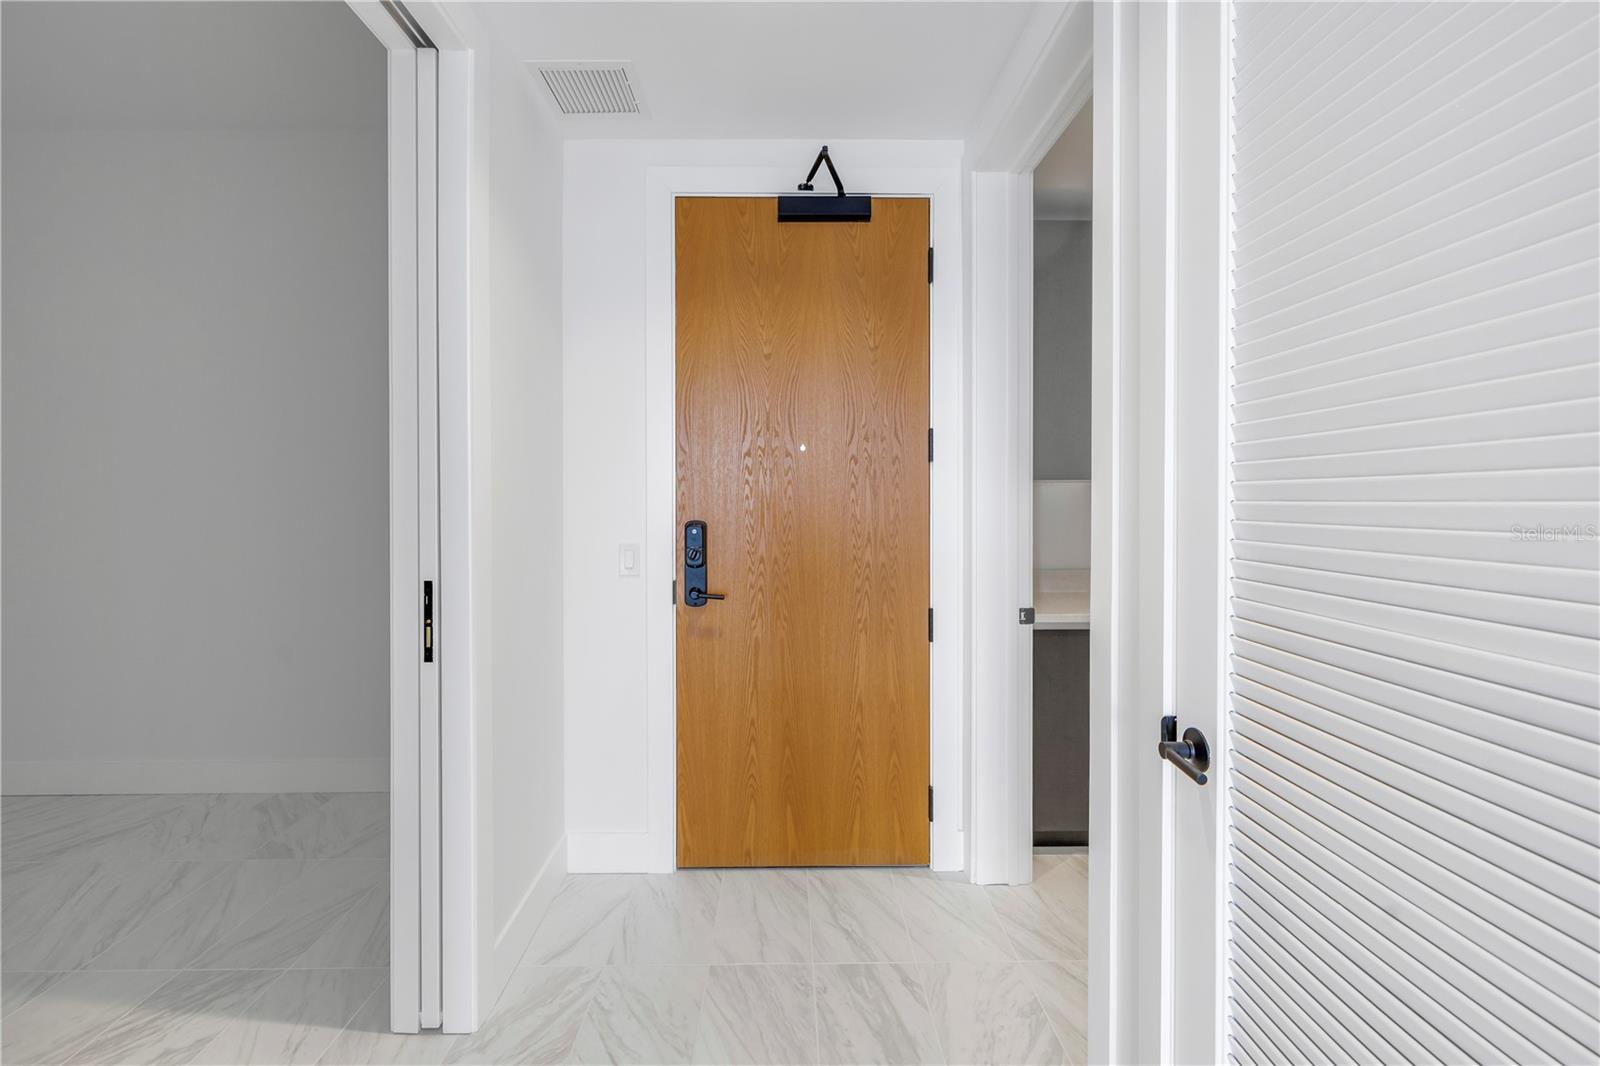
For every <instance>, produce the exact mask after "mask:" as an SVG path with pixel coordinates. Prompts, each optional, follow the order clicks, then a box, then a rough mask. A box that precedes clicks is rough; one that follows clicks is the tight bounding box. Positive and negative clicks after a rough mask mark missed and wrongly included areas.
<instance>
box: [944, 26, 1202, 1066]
mask: <svg viewBox="0 0 1600 1066" xmlns="http://www.w3.org/2000/svg"><path fill="white" fill-rule="evenodd" d="M1181 7H1182V5H1176V6H1172V5H1165V4H1138V5H1114V4H1094V5H1089V4H1078V5H1075V6H1074V7H1073V8H1069V9H1067V11H1066V12H1065V13H1063V15H1062V16H1061V19H1060V22H1059V23H1058V24H1057V26H1056V30H1055V32H1054V34H1053V36H1052V38H1051V40H1050V41H1048V42H1047V43H1046V44H1044V45H1043V46H1042V47H1041V56H1040V59H1039V60H1038V61H1037V62H1035V63H1034V64H1033V67H1032V70H1031V72H1030V73H1029V75H1028V76H1027V77H1026V78H1025V79H1023V83H1022V85H1021V86H1020V87H1019V88H1018V90H1017V91H1016V93H1015V96H1014V101H1015V103H1014V106H1013V108H1012V110H1011V112H1010V113H1008V114H1005V115H1003V116H1000V117H999V118H997V119H995V120H994V121H992V122H991V123H990V125H991V126H992V128H995V129H997V130H998V131H999V133H997V135H996V136H995V137H994V138H992V139H991V141H990V142H988V143H987V144H985V145H983V146H982V147H981V150H980V151H979V152H977V153H975V156H974V158H975V161H976V170H975V173H974V174H973V181H972V224H973V248H974V261H973V268H972V271H971V273H972V278H973V294H972V301H973V302H972V307H973V312H972V315H973V333H972V335H973V350H974V352H976V353H981V354H980V357H981V358H982V360H983V361H984V362H985V364H986V365H988V366H989V367H991V368H995V369H994V370H992V371H991V375H990V376H989V378H988V380H985V378H984V377H975V378H974V383H973V401H972V402H973V444H972V447H973V469H974V472H975V473H974V477H973V493H974V495H973V514H974V542H975V543H983V542H988V543H994V544H998V545H1001V546H1002V549H1003V550H1001V551H998V552H995V553H993V554H992V555H991V554H988V553H976V554H975V555H974V559H973V603H974V615H973V619H974V626H973V645H972V647H973V664H972V676H973V693H974V715H973V726H974V728H973V733H974V735H973V766H974V771H973V772H974V783H973V819H972V836H973V839H972V851H973V862H974V866H973V872H974V879H975V880H980V881H985V882H1002V883H1004V882H1010V883H1021V882H1025V881H1027V880H1029V879H1030V878H1031V859H1030V854H1031V843H1032V841H1031V835H1032V802H1031V800H1032V756H1033V752H1032V744H1031V732H1032V714H1033V707H1032V698H1031V696H1032V693H1031V688H1032V685H1031V680H1032V679H1031V646H1030V644H1029V642H1030V640H1031V636H1032V631H1031V630H1030V629H1028V628H1026V627H1021V626H1018V625H1016V616H1015V613H1014V611H1015V608H1016V607H1017V606H1021V605H1027V604H1029V603H1031V598H1032V594H1033V589H1032V562H1033V551H1032V548H1033V545H1032V491H1031V489H1032V484H1031V480H1032V455H1031V438H1032V434H1031V428H1032V356H1033V353H1032V343H1031V335H1032V299H1031V296H1032V284H1033V279H1032V254H1031V253H1032V223H1033V215H1032V202H1031V199H1032V198H1031V193H1032V183H1031V178H1030V175H1031V172H1032V169H1033V167H1034V166H1035V165H1037V163H1038V162H1039V160H1040V159H1041V158H1042V157H1043V155H1044V153H1045V152H1046V151H1047V150H1048V149H1049V147H1050V145H1051V144H1052V143H1054V141H1055V139H1056V137H1057V136H1059V134H1060V132H1061V131H1062V130H1063V129H1064V128H1065V127H1066V125H1067V123H1068V122H1069V121H1070V120H1071V118H1072V117H1073V115H1074V114H1075V112H1076V110H1077V108H1078V107H1079V106H1081V105H1082V103H1083V101H1084V99H1085V98H1086V97H1087V96H1088V95H1089V90H1090V87H1091V85H1092V91H1093V106H1094V119H1095V121H1094V156H1095V158H1094V208H1093V221H1092V227H1093V244H1094V250H1093V278H1094V294H1093V303H1092V320H1093V326H1092V328H1093V355H1092V366H1093V386H1092V393H1093V398H1092V411H1093V416H1092V417H1093V422H1094V425H1093V429H1092V434H1093V490H1092V492H1093V504H1092V507H1093V515H1092V524H1091V548H1090V556H1091V576H1090V582H1091V585H1090V619H1091V621H1090V744H1091V748H1092V751H1091V755H1090V831H1089V839H1090V863H1089V867H1090V891H1089V905H1090V913H1091V916H1092V917H1091V921H1090V958H1089V981H1088V986H1089V1018H1088V1022H1089V1047H1088V1051H1089V1061H1091V1062H1154V1061H1170V1060H1171V1059H1172V1057H1173V1055H1174V1040H1173V1021H1172V1018H1173V1013H1172V1008H1173V1005H1174V997H1173V988H1174V982H1175V980H1176V974H1177V973H1178V969H1177V967H1176V966H1175V964H1174V952H1173V950H1172V947H1171V943H1172V939H1171V937H1172V934H1173V932H1174V930H1173V919H1174V916H1175V914H1176V909H1175V908H1176V905H1177V900H1178V898H1179V895H1180V894H1179V893H1176V892H1175V891H1174V889H1175V885H1174V877H1173V871H1174V866H1173V863H1172V861H1171V859H1170V854H1169V850H1168V848H1167V847H1166V846H1165V845H1166V843H1167V841H1168V838H1166V837H1164V834H1165V833H1167V832H1168V831H1169V826H1170V825H1171V824H1172V819H1171V818H1170V817H1168V816H1169V815H1170V814H1171V813H1172V811H1171V808H1172V804H1173V801H1174V792H1173V791H1172V782H1171V781H1170V780H1169V779H1170V774H1169V773H1167V772H1166V771H1164V769H1163V764H1162V763H1160V762H1159V760H1158V759H1157V757H1156V754H1155V750H1154V749H1155V741H1156V739H1157V735H1158V726H1159V720H1160V718H1161V716H1162V715H1163V714H1165V713H1167V712H1168V710H1169V709H1173V707H1174V694H1175V685H1176V683H1177V680H1178V679H1177V678H1176V674H1177V672H1178V669H1177V668H1178V667H1179V666H1182V665H1183V664H1182V663H1180V662H1178V657H1177V655H1176V650H1175V642H1174V631H1175V627H1176V625H1177V624H1178V623H1179V616H1178V615H1177V614H1175V610H1174V605H1175V601H1176V598H1177V593H1178V591H1179V584H1180V583H1179V581H1178V579H1177V573H1178V571H1177V568H1176V566H1175V560H1176V556H1177V549H1178V544H1179V540H1178V536H1177V533H1178V530H1177V528H1176V526H1175V520H1176V515H1177V508H1176V504H1177V499H1178V497H1177V492H1178V490H1177V486H1176V463H1175V456H1176V453H1177V451H1178V449H1179V448H1181V447H1187V446H1189V445H1191V444H1194V443H1196V442H1198V443H1199V444H1200V445H1202V454H1204V448H1203V445H1204V444H1205V443H1206V442H1205V441H1203V440H1201V437H1203V436H1204V434H1203V433H1199V432H1198V431H1196V435H1195V436H1194V437H1190V436H1188V435H1187V433H1188V431H1187V430H1186V435H1185V436H1184V438H1183V439H1182V440H1180V439H1179V437H1178V435H1177V434H1176V433H1175V421H1174V411H1175V404H1176V403H1177V402H1179V400H1180V391H1179V389H1180V387H1181V389H1182V390H1183V392H1182V394H1181V395H1182V396H1183V397H1188V398H1189V399H1190V400H1192V399H1193V397H1192V396H1190V395H1189V394H1190V392H1194V393H1195V394H1196V395H1198V394H1199V392H1200V391H1203V390H1204V388H1205V387H1206V383H1205V382H1204V381H1200V380H1193V381H1191V380H1190V379H1188V378H1185V379H1184V380H1183V382H1182V383H1181V386H1180V384H1179V383H1178V382H1176V381H1175V380H1174V373H1175V367H1176V354H1177V353H1178V352H1179V351H1180V350H1181V351H1183V352H1184V353H1185V354H1187V353H1188V352H1189V351H1190V350H1191V349H1190V347H1188V346H1187V345H1188V344H1189V343H1190V342H1186V341H1185V340H1184V339H1183V338H1182V337H1181V336H1180V328H1184V329H1187V328H1193V327H1195V325H1196V323H1197V322H1199V321H1200V320H1201V319H1202V318H1204V315H1203V314H1201V313H1200V312H1201V311H1202V310H1203V308H1201V307H1200V306H1199V303H1200V302H1203V301H1199V302H1195V301H1193V300H1191V301H1190V302H1188V303H1182V304H1180V298H1179V296H1178V294H1177V288H1176V280H1177V276H1178V274H1179V273H1180V272H1183V273H1184V274H1185V277H1186V278H1187V277H1189V276H1190V275H1193V273H1194V271H1193V269H1192V264H1191V266H1189V267H1186V266H1184V265H1183V260H1181V259H1180V258H1179V250H1180V242H1182V243H1181V248H1182V250H1183V251H1185V252H1189V251H1191V250H1192V249H1193V248H1195V247H1197V246H1198V244H1199V243H1200V242H1197V240H1196V238H1197V236H1199V237H1209V239H1210V240H1211V245H1212V247H1213V248H1214V247H1215V243H1216V242H1215V238H1216V237H1218V236H1219V233H1220V231H1219V233H1211V234H1209V235H1207V234H1204V233H1203V232H1198V231H1197V230H1196V228H1195V227H1196V226H1203V225H1205V220H1204V219H1202V218H1201V216H1200V214H1199V213H1195V212H1185V214H1184V216H1183V217H1182V218H1180V217H1179V215H1178V210H1177V207H1178V204H1179V202H1180V187H1179V182H1178V181H1177V180H1176V177H1175V174H1176V169H1177V166H1178V165H1179V163H1180V162H1182V161H1184V159H1185V158H1187V157H1190V156H1193V155H1194V154H1195V153H1196V152H1197V151H1198V150H1201V149H1204V148H1205V147H1206V145H1207V144H1209V146H1210V148H1211V150H1212V152H1213V154H1215V155H1216V156H1217V157H1218V158H1221V156H1222V150H1221V147H1220V142H1219V139H1218V137H1217V135H1216V131H1215V130H1211V131H1209V132H1208V133H1207V134H1206V136H1209V137H1210V140H1209V141H1207V140H1206V138H1205V136H1200V135H1196V136H1195V137H1193V138H1191V139H1190V140H1188V141H1182V140H1180V138H1179V135H1178V131H1177V117H1178V113H1179V110H1180V105H1179V102H1180V101H1181V100H1182V101H1184V102H1185V106H1187V101H1186V100H1185V94H1186V93H1202V94H1203V93H1205V92H1207V91H1210V92H1211V93H1212V95H1213V96H1215V94H1216V92H1217V91H1218V86H1217V85H1212V84H1209V83H1207V82H1206V80H1205V79H1206V77H1207V75H1208V74H1209V75H1211V76H1214V75H1215V74H1216V73H1217V70H1216V68H1214V67H1213V68H1211V69H1210V70H1209V71H1207V70H1204V69H1202V67H1203V66H1204V65H1203V64H1195V63H1193V62H1192V61H1191V62H1190V63H1189V64H1188V65H1187V66H1183V65H1180V64H1179V62H1178V56H1179V55H1180V53H1186V54H1189V55H1190V56H1191V57H1192V55H1193V54H1194V53H1195V49H1196V48H1197V47H1201V45H1200V44H1198V43H1197V42H1198V41H1199V38H1200V37H1203V36H1204V34H1205V32H1206V29H1205V27H1206V25H1207V24H1208V23H1216V22H1217V15H1218V12H1219V11H1221V10H1222V9H1221V8H1217V7H1208V8H1207V11H1205V12H1200V13H1199V14H1200V15H1202V16H1205V15H1209V16H1210V17H1209V19H1208V18H1206V17H1200V18H1189V17H1186V16H1181V14H1180V9H1181ZM1091 26H1092V29H1091ZM1191 38H1193V40H1191ZM1186 50H1187V52H1186ZM1224 58H1225V57H1224ZM1091 72H1092V73H1091ZM1180 78H1181V79H1182V80H1181V81H1180ZM1187 165H1188V166H1190V167H1192V166H1194V165H1196V164H1195V163H1194V162H1193V161H1192V160H1191V161H1190V162H1188V164H1187ZM1219 218H1220V215H1218V214H1215V213H1213V214H1211V215H1210V216H1209V219H1210V224H1211V225H1212V226H1213V227H1217V226H1219V225H1220V222H1219ZM1212 265H1213V266H1216V267H1220V266H1221V265H1222V264H1221V263H1220V262H1218V263H1216V264H1212ZM1220 277H1221V275H1220V274H1213V275H1212V278H1211V282H1212V285H1213V288H1214V289H1215V293H1220V292H1221V291H1222V290H1221V288H1220ZM1203 280H1204V279H1197V280H1196V281H1194V282H1191V283H1189V284H1186V286H1185V290H1184V292H1185V296H1184V299H1185V300H1189V299H1190V298H1191V297H1193V296H1194V295H1195V293H1196V291H1197V289H1198V288H1199V287H1200V283H1201V282H1203ZM1221 306H1222V305H1221V304H1219V303H1217V302H1216V299H1215V297H1213V299H1212V300H1211V304H1210V310H1211V312H1212V313H1213V323H1212V332H1211V334H1210V336H1209V337H1208V338H1207V339H1206V341H1204V342H1202V343H1209V342H1210V341H1214V340H1217V339H1218V337H1219V334H1218V329H1219V328H1220V327H1217V326H1215V321H1214V320H1215V317H1216V313H1217V312H1219V311H1220V310H1221ZM1213 369H1215V367H1213ZM1212 384H1215V379H1212ZM1216 414H1217V416H1218V417H1217V418H1216V419H1215V423H1216V424H1220V421H1221V419H1220V415H1221V409H1220V407H1219V408H1217V410H1216ZM1191 428H1192V427H1191ZM1213 443H1214V442H1213ZM1220 456H1221V452H1220V450H1219V449H1214V450H1213V451H1212V452H1211V453H1210V456H1209V458H1207V459H1205V460H1203V461H1204V462H1210V461H1211V460H1212V459H1218V460H1219V461H1220ZM979 472H983V473H984V475H985V476H979ZM995 472H999V473H1000V474H1001V475H1003V476H1000V477H995V478H990V477H988V476H987V475H988V474H991V473H995ZM1211 473H1212V474H1213V475H1214V476H1213V477H1211V478H1210V479H1202V480H1200V481H1197V482H1195V483H1192V484H1187V485H1186V486H1185V488H1184V492H1185V494H1186V495H1185V498H1186V499H1194V498H1195V497H1196V495H1197V494H1198V495H1204V494H1206V493H1208V492H1211V491H1212V488H1214V486H1216V485H1219V484H1221V481H1220V479H1221V476H1222V470H1221V468H1220V466H1219V467H1218V469H1216V470H1214V471H1212V472H1211ZM1219 491H1220V490H1219ZM1218 510H1219V512H1220V508H1219V509H1218ZM1214 533H1215V538H1214V539H1213V541H1212V544H1213V546H1216V545H1220V543H1221V530H1220V527H1219V528H1218V529H1216V530H1215V531H1214ZM1189 551H1190V549H1186V553H1185V570H1184V574H1185V577H1184V581H1183V583H1182V585H1183V588H1185V589H1188V590H1189V591H1190V595H1189V596H1187V597H1186V599H1185V601H1184V602H1185V607H1186V608H1187V609H1188V610H1189V611H1190V612H1191V613H1192V614H1193V616H1194V617H1195V618H1196V619H1207V618H1209V624H1210V625H1211V626H1212V628H1213V629H1216V628H1218V626H1219V624H1220V614H1219V612H1220V610H1221V607H1220V602H1221V601H1220V599H1219V598H1213V599H1211V600H1210V602H1209V603H1204V602H1202V601H1203V600H1204V598H1205V597H1204V596H1196V595H1194V591H1195V590H1196V589H1197V588H1199V589H1201V590H1204V589H1205V588H1210V589H1211V591H1212V592H1213V593H1218V592H1219V591H1220V588H1221V586H1220V584H1219V583H1218V580H1217V579H1218V572H1216V571H1208V570H1207V569H1206V568H1205V567H1200V568H1199V569H1198V571H1196V570H1191V568H1190V563H1191V559H1190V557H1189ZM1214 554H1215V555H1216V557H1217V559H1219V560H1220V549H1219V550H1218V551H1217V552H1215V553H1214ZM1207 612H1210V613H1209V615H1208V614H1207ZM1220 647H1221V646H1220V642H1219V643H1217V645H1216V650H1217V651H1218V656H1217V657H1216V658H1215V659H1214V660H1213V661H1211V662H1210V663H1209V664H1208V666H1209V669H1210V676H1211V677H1212V678H1213V679H1220V676H1221V659H1220ZM1189 667H1190V668H1188V669H1186V670H1185V671H1184V675H1183V678H1182V679H1181V680H1183V681H1184V689H1185V691H1186V692H1188V693H1191V694H1192V693H1193V692H1195V691H1197V689H1196V688H1195V687H1194V686H1195V685H1197V684H1202V683H1203V682H1204V678H1203V676H1202V675H1204V674H1205V673H1206V671H1205V670H1200V669H1196V668H1193V667H1194V664H1192V663H1191V664H1189ZM985 702H989V703H990V705H991V706H996V707H998V708H999V709H1000V711H1001V713H998V714H994V715H990V716H984V715H982V714H980V713H978V711H979V710H980V709H981V708H982V707H983V706H984V704H985ZM1180 713H1181V712H1180ZM1207 733H1208V736H1211V737H1212V738H1213V740H1214V741H1223V740H1225V738H1223V737H1222V736H1221V735H1220V731H1218V732H1217V733H1212V732H1211V731H1210V728H1209V727H1207ZM1224 761H1225V760H1223V759H1218V760H1217V762H1224ZM1181 783H1182V784H1183V785H1185V786H1188V787H1195V786H1192V785H1190V783H1189V782H1187V781H1184V782H1181ZM1207 787H1208V788H1210V787H1214V786H1207ZM1212 831H1213V834H1214V833H1215V827H1213V830H1212ZM1213 839H1216V838H1215V836H1214V835H1213ZM1211 917H1212V919H1213V920H1214V921H1220V914H1216V913H1213V914H1212V915H1211ZM1205 961H1207V962H1209V963H1214V962H1215V956H1214V955H1212V956H1208V958H1207V960H1205ZM1182 972H1183V973H1184V974H1185V975H1186V977H1187V976H1190V975H1192V974H1193V972H1194V970H1193V969H1192V968H1191V967H1190V966H1188V965H1185V966H1184V967H1183V968H1182ZM1213 972H1216V973H1219V971H1213ZM1210 987H1213V988H1217V989H1220V988H1221V987H1222V983H1221V981H1220V979H1218V980H1214V981H1212V982H1211V983H1210ZM1216 1002H1217V1003H1220V993H1219V994H1218V997H1217V999H1216ZM1218 1017H1220V1015H1218ZM1206 1040H1209V1037H1207V1038H1206ZM1189 1046H1191V1047H1192V1045H1189ZM1197 1061H1216V1059H1215V1056H1205V1057H1203V1059H1201V1060H1197Z"/></svg>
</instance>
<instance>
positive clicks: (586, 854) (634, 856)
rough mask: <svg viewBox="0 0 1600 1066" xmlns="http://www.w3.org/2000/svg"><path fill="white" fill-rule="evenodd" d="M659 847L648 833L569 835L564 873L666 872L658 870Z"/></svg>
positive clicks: (668, 871) (666, 871) (667, 871)
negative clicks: (566, 871)
mask: <svg viewBox="0 0 1600 1066" xmlns="http://www.w3.org/2000/svg"><path fill="white" fill-rule="evenodd" d="M659 850H660V849H659V848H658V847H657V846H656V839H655V837H654V836H652V835H651V834H649V833H572V834H570V835H569V836H568V837H567V870H568V871H570V872H571V873H575V874H648V873H670V872H671V870H670V869H669V870H665V871H664V870H662V869H660V864H659V862H658V861H657V860H658V853H659Z"/></svg>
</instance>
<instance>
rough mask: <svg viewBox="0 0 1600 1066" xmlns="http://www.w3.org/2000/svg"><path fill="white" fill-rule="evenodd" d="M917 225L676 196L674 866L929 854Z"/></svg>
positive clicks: (883, 210) (922, 283) (899, 203)
mask: <svg viewBox="0 0 1600 1066" xmlns="http://www.w3.org/2000/svg"><path fill="white" fill-rule="evenodd" d="M928 224H929V216H928V202H927V201H926V200H919V199H879V200H876V201H875V202H874V204H873V218H872V221H871V222H870V223H855V224H849V223H825V224H818V223H810V224H793V223H791V224H787V225H781V226H780V225H779V224H778V221H777V201H776V200H775V199H774V198H770V197H768V198H726V197H715V198H709V197H706V198H681V199H679V200H678V201H677V286H676V303H677V492H678V537H679V540H680V543H679V556H678V558H679V559H681V557H682V556H681V552H682V544H681V538H682V535H683V524H684V523H685V522H687V521H689V520H691V519H701V520H703V521H704V522H705V523H706V525H707V560H708V567H709V570H708V578H709V581H708V583H709V586H710V590H711V591H713V592H721V593H725V594H726V595H727V599H726V600H724V601H721V602H712V603H711V604H709V605H708V606H706V607H703V608H690V607H687V606H685V605H684V604H682V603H681V602H680V603H679V605H678V609H677V612H678V614H677V617H678V624H677V658H678V738H677V739H678V864H679V865H680V866H808V865H829V866H832V865H841V866H844V865H892V864H918V865H920V864H925V863H927V861H928V807H927V803H928V793H927V790H928V773H929V770H928V647H929V646H928V635H927V611H928V480H929V477H928V459H927V437H928V417H929V415H928V402H929V396H928V343H929V334H928V329H929V327H928V318H929V315H928V312H929V304H928V299H929V292H928V281H927V248H928V232H929V231H928Z"/></svg>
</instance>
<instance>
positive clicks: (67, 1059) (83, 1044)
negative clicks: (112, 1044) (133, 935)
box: [61, 970, 183, 1063]
mask: <svg viewBox="0 0 1600 1066" xmlns="http://www.w3.org/2000/svg"><path fill="white" fill-rule="evenodd" d="M72 972H73V973H87V972H88V971H80V970H74V971H72ZM141 972H145V973H148V972H149V971H141ZM182 976H183V971H182V970H176V971H172V976H171V977H168V978H167V979H166V980H165V981H162V982H161V983H160V984H158V985H156V986H155V987H154V988H152V989H151V990H150V991H149V993H148V994H146V995H144V996H142V997H140V998H139V999H138V1000H136V1001H135V1002H134V1003H133V1004H131V1005H130V1006H129V1007H128V1009H127V1010H125V1011H123V1012H122V1013H121V1014H118V1015H116V1016H115V1017H114V1018H111V1019H110V1020H108V1021H107V1022H106V1023H105V1024H104V1025H102V1026H100V1028H98V1029H96V1030H95V1031H94V1032H92V1033H90V1034H89V1035H88V1036H86V1037H85V1038H84V1039H83V1040H81V1041H80V1042H78V1043H76V1044H72V1045H70V1047H71V1048H72V1050H71V1052H69V1053H64V1054H62V1056H61V1061H62V1062H63V1063H72V1062H74V1061H76V1060H77V1058H78V1053H79V1052H81V1051H83V1050H85V1049H86V1048H88V1047H90V1046H92V1045H93V1044H94V1042H95V1041H96V1040H98V1039H99V1038H100V1037H102V1036H104V1035H105V1034H106V1033H107V1032H109V1031H110V1030H111V1027H112V1026H114V1025H116V1024H117V1023H118V1022H120V1021H122V1019H124V1018H126V1017H127V1016H128V1015H130V1014H132V1013H133V1012H134V1011H136V1010H138V1009H139V1008H140V1007H142V1006H144V1005H145V1004H146V1003H148V1002H149V1001H150V1000H151V999H153V998H155V995H156V993H157V992H160V991H161V990H162V989H163V988H166V987H167V986H168V985H170V984H171V983H172V982H174V981H176V980H177V979H178V978H180V977H182Z"/></svg>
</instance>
